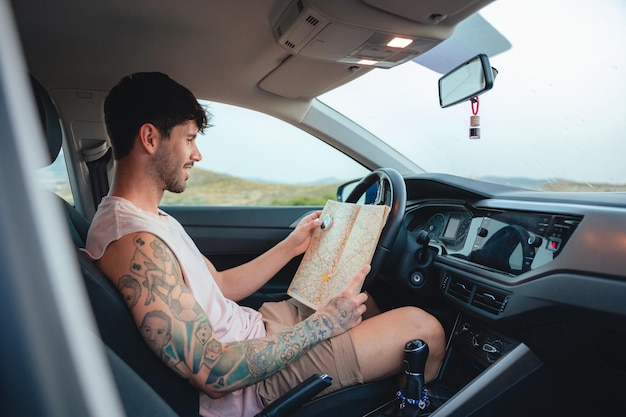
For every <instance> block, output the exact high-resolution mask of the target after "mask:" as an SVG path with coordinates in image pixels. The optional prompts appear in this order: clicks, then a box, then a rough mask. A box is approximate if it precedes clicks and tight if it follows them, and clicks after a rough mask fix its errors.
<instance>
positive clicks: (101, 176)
mask: <svg viewBox="0 0 626 417" xmlns="http://www.w3.org/2000/svg"><path fill="white" fill-rule="evenodd" d="M82 154H83V157H84V158H85V163H86V164H87V169H88V170H89V182H90V185H91V195H92V196H93V204H94V207H95V208H97V207H98V204H100V200H102V198H103V197H104V196H105V195H107V193H108V192H109V175H108V171H109V170H108V167H109V163H110V162H111V157H112V156H113V148H111V147H110V146H109V144H108V143H107V142H106V141H102V142H100V144H98V145H96V146H92V147H89V148H85V149H83V150H82Z"/></svg>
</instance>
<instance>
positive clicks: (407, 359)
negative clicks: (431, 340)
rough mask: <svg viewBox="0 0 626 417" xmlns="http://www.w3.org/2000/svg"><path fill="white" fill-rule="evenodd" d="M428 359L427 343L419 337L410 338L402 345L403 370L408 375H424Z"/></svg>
mask: <svg viewBox="0 0 626 417" xmlns="http://www.w3.org/2000/svg"><path fill="white" fill-rule="evenodd" d="M426 359H428V344H426V342H424V341H423V340H421V339H415V340H411V341H410V342H408V343H407V344H406V345H405V346H404V372H405V373H406V374H408V375H418V374H419V375H421V376H422V378H423V377H424V368H425V367H426Z"/></svg>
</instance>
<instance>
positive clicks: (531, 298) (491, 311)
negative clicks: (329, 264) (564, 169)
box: [382, 174, 626, 415]
mask: <svg viewBox="0 0 626 417" xmlns="http://www.w3.org/2000/svg"><path fill="white" fill-rule="evenodd" d="M405 182H406V186H407V196H408V200H407V209H406V213H405V218H404V225H405V232H406V233H405V236H404V238H402V239H399V240H401V241H402V243H401V246H400V247H401V248H402V250H398V251H397V252H402V254H401V255H396V258H395V259H394V261H393V266H390V270H388V271H386V272H385V273H384V274H383V276H382V279H384V280H386V281H387V282H390V283H391V284H392V285H395V286H396V287H399V288H401V291H399V292H402V293H403V297H404V302H406V303H412V304H414V305H417V306H422V307H424V306H426V307H425V308H427V309H428V308H429V307H430V309H431V311H432V312H433V314H435V315H437V316H438V317H440V318H441V321H442V323H444V327H445V328H446V334H447V336H448V349H447V355H448V357H447V359H446V361H445V362H444V365H443V366H442V369H441V371H440V375H439V377H438V380H439V382H440V383H442V384H443V385H445V386H446V387H448V388H450V387H451V388H452V391H453V392H455V393H457V395H456V396H455V397H454V398H453V400H454V401H456V405H454V406H453V405H449V403H450V401H448V402H447V403H446V404H445V405H444V407H443V408H442V409H441V410H440V412H441V413H442V415H446V411H445V410H446V407H456V408H455V409H458V407H461V409H463V408H462V407H466V409H467V410H471V409H472V407H476V406H477V405H476V403H475V401H476V399H475V392H474V393H473V394H470V393H471V392H472V390H471V389H470V387H476V384H479V386H481V387H483V388H484V387H487V388H485V389H486V391H484V390H483V392H489V396H491V397H492V399H490V400H488V401H487V402H490V403H491V406H490V407H491V408H489V410H491V411H493V410H498V411H500V412H505V413H509V414H510V413H511V410H510V409H509V408H507V404H510V400H511V399H510V398H508V397H507V394H506V392H507V391H508V390H509V389H510V388H511V387H512V386H514V385H516V386H518V388H520V386H521V388H520V389H516V390H515V391H516V392H517V394H516V395H519V393H520V392H522V393H523V392H527V393H528V395H532V392H534V391H535V390H536V389H537V387H542V386H545V388H546V390H547V391H546V393H545V394H544V395H546V397H547V398H546V403H549V404H551V405H552V407H554V408H553V409H550V407H548V408H545V409H543V410H542V413H543V412H546V413H548V414H546V415H549V413H551V412H555V413H557V414H558V413H561V412H563V410H564V408H563V407H566V408H565V409H569V410H570V411H571V412H572V413H573V415H578V414H577V413H581V412H583V411H581V410H584V412H583V413H587V412H593V413H595V412H598V410H604V411H606V412H610V411H612V410H613V409H614V407H615V406H616V404H615V398H617V397H615V396H616V395H618V388H617V387H615V386H610V387H607V386H606V384H600V385H597V381H602V380H614V378H622V377H623V375H624V374H625V373H626V362H625V361H624V360H623V359H620V358H621V357H622V355H621V353H620V352H622V351H623V349H624V346H625V342H626V330H624V326H623V323H624V322H625V321H624V320H625V319H626V306H625V305H624V300H626V196H625V195H624V194H623V193H615V194H610V193H603V194H596V195H594V194H574V193H571V194H570V193H544V192H536V191H529V190H523V189H519V188H513V187H507V186H501V185H495V184H489V183H486V182H481V181H474V180H470V179H465V178H459V177H453V176H448V175H438V174H420V175H416V176H412V177H407V178H405ZM424 252H428V255H429V256H426V257H425V256H424ZM396 293H398V291H396ZM436 300H439V302H440V304H437V301H436ZM441 306H445V308H441ZM442 310H445V311H446V312H445V313H443V312H442ZM446 317H447V318H446ZM520 349H521V352H523V353H522V354H520ZM516 355H518V356H517V359H513V358H515V357H516ZM529 358H531V359H529ZM522 363H523V364H524V365H521V364H522ZM498 367H500V368H504V371H502V369H500V371H496V369H497V368H498ZM515 369H518V370H519V369H526V370H525V371H520V372H517V371H515ZM581 369H584V370H585V371H584V375H581ZM591 381H596V382H595V383H592V382H591ZM525 384H526V385H527V386H526V387H524V385H525ZM618 385H619V384H618ZM594 387H597V388H594ZM622 387H623V385H622ZM526 390H527V391H526ZM585 395H587V396H589V395H591V396H593V397H594V401H593V405H592V406H589V408H587V407H582V408H581V407H580V404H579V402H578V401H577V400H576V398H582V397H581V396H585ZM555 398H560V399H558V400H555ZM454 401H453V402H454ZM482 401H484V398H483V400H482ZM459 404H461V405H459ZM573 404H577V405H576V407H578V408H575V407H573V406H572V405H573ZM566 405H567V406H566ZM483 406H484V403H482V405H480V407H483ZM499 407H500V408H499ZM526 411H528V410H526Z"/></svg>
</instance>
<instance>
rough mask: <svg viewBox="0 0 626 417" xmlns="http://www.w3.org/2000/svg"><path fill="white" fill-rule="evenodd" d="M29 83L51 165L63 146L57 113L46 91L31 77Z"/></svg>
mask: <svg viewBox="0 0 626 417" xmlns="http://www.w3.org/2000/svg"><path fill="white" fill-rule="evenodd" d="M30 82H31V85H32V88H33V94H34V97H35V103H36V104H37V110H39V118H40V120H41V125H42V128H43V132H44V135H45V137H46V142H47V144H48V154H49V156H50V161H49V162H48V163H49V164H51V163H53V162H54V161H55V160H56V159H57V156H58V155H59V152H60V151H61V146H62V145H63V132H62V130H61V122H60V120H59V113H58V112H57V109H56V106H55V105H54V102H53V101H52V98H51V97H50V95H49V94H48V91H47V90H46V89H45V88H44V87H43V86H42V85H41V84H40V83H39V81H37V80H36V79H35V78H34V77H33V76H32V75H31V76H30Z"/></svg>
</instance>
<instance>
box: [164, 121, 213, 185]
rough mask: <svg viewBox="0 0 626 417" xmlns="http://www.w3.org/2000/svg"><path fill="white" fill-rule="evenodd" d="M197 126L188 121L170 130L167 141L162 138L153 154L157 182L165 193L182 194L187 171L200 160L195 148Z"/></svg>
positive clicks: (193, 122) (187, 176)
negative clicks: (161, 185)
mask: <svg viewBox="0 0 626 417" xmlns="http://www.w3.org/2000/svg"><path fill="white" fill-rule="evenodd" d="M197 134H198V126H197V124H196V122H195V121H193V120H190V121H187V122H185V123H182V124H180V125H177V126H175V127H174V128H173V129H172V132H171V134H170V137H169V139H167V138H162V139H161V141H160V146H159V148H158V149H157V152H156V153H155V154H154V159H153V167H154V171H155V174H156V176H157V180H160V181H162V182H163V186H164V188H165V189H166V190H167V191H170V192H173V193H182V192H183V191H185V187H186V186H187V179H188V178H189V169H191V167H193V164H194V163H195V162H198V161H200V160H201V159H202V155H201V154H200V151H199V150H198V147H197V146H196V135H197Z"/></svg>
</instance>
